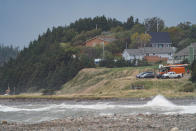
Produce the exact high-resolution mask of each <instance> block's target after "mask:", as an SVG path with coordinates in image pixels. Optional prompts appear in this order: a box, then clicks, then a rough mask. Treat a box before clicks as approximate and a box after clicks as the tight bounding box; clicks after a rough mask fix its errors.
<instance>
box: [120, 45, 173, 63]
mask: <svg viewBox="0 0 196 131" xmlns="http://www.w3.org/2000/svg"><path fill="white" fill-rule="evenodd" d="M175 51H176V49H175V48H171V47H165V48H156V47H144V48H139V49H125V50H124V51H123V53H122V56H123V58H124V59H125V60H130V61H132V60H134V59H136V60H142V59H143V58H144V57H145V56H158V57H160V58H167V59H168V60H173V56H174V53H175Z"/></svg>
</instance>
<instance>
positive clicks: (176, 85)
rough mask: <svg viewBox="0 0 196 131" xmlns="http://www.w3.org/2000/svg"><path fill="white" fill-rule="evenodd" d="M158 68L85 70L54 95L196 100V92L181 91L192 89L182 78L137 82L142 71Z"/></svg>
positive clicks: (186, 79) (185, 79)
mask: <svg viewBox="0 0 196 131" xmlns="http://www.w3.org/2000/svg"><path fill="white" fill-rule="evenodd" d="M156 68H157V67H155V66H148V67H126V68H96V69H84V70H82V71H80V72H79V74H78V75H77V76H76V77H75V78H74V79H73V80H71V81H69V82H68V83H66V84H65V85H64V86H63V88H62V90H60V91H58V92H57V94H61V95H74V96H80V97H85V96H87V97H89V96H91V97H98V98H105V97H112V98H113V97H115V98H125V97H151V96H155V95H157V94H162V95H165V96H167V97H196V92H195V90H193V91H192V92H186V91H184V88H185V90H186V86H187V85H188V86H189V88H194V89H195V85H194V84H192V83H191V82H190V81H189V80H188V78H183V79H136V78H135V75H136V74H138V73H139V72H143V71H154V69H156ZM131 85H142V86H144V89H140V90H133V89H131Z"/></svg>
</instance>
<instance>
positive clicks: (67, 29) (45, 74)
mask: <svg viewBox="0 0 196 131" xmlns="http://www.w3.org/2000/svg"><path fill="white" fill-rule="evenodd" d="M157 21H160V22H159V25H161V26H160V27H159V31H168V32H169V33H170V35H171V37H172V40H173V41H174V46H176V47H178V48H182V47H184V46H185V45H186V44H187V41H194V40H195V32H196V29H195V28H196V27H195V25H191V24H189V23H181V24H179V25H178V26H177V27H165V25H164V21H163V20H161V19H160V18H156V17H155V18H151V19H146V21H145V22H144V23H140V22H139V20H138V19H137V18H134V17H132V16H131V17H129V18H128V19H127V21H125V22H121V21H118V20H116V19H111V18H106V17H105V16H100V17H94V18H84V19H79V20H77V21H75V22H74V23H71V24H70V25H69V26H64V27H63V26H59V27H53V28H52V29H47V31H46V32H45V33H43V34H42V35H40V36H38V38H37V40H34V41H31V42H30V43H29V47H28V48H24V49H23V50H22V51H21V52H20V53H19V54H18V56H17V58H16V59H10V60H9V61H8V62H7V63H5V64H4V65H3V66H2V67H0V80H1V81H0V93H1V94H3V93H4V92H5V90H6V89H7V86H8V84H9V86H10V88H11V91H12V92H13V88H14V87H15V91H16V93H21V92H27V91H28V92H33V91H38V90H43V91H44V92H47V91H48V90H50V91H54V90H58V89H60V88H61V86H62V85H63V84H64V83H65V82H67V81H68V80H70V79H72V78H73V77H74V76H75V75H76V74H77V73H78V71H79V70H81V69H82V68H86V67H95V65H94V58H103V57H104V58H105V60H106V61H103V62H102V63H101V64H102V66H109V64H108V63H107V62H109V63H113V60H114V59H119V61H118V62H116V63H115V66H116V67H120V66H121V65H124V66H132V65H134V64H130V63H126V62H125V61H123V60H122V59H121V57H120V55H119V54H120V53H121V52H122V51H123V50H124V49H125V48H127V47H134V48H137V47H139V46H140V45H142V44H147V43H146V42H148V41H149V37H148V35H144V33H145V32H150V31H154V30H155V28H156V27H157V26H156V23H155V22H157ZM153 22H154V24H153ZM148 26H149V28H148V30H146V28H147V27H148ZM102 32H110V35H112V36H113V37H115V38H116V39H117V40H116V41H114V42H113V43H111V44H109V45H107V46H106V47H105V52H104V56H103V50H102V47H100V46H96V47H95V48H90V47H88V48H87V47H84V46H83V44H84V42H85V41H86V40H88V39H90V38H92V37H95V36H97V35H101V34H102ZM133 35H135V36H134V37H133ZM179 35H180V37H179ZM183 38H185V39H183ZM136 39H141V40H138V41H139V42H138V41H137V40H136ZM144 40H146V41H144ZM141 41H142V43H141ZM0 53H1V51H0ZM142 64H146V63H142V62H141V65H142Z"/></svg>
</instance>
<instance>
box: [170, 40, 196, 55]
mask: <svg viewBox="0 0 196 131" xmlns="http://www.w3.org/2000/svg"><path fill="white" fill-rule="evenodd" d="M191 46H192V47H193V48H194V52H196V43H191V44H190V45H189V46H187V47H186V48H184V49H182V50H180V51H179V52H177V53H176V54H175V55H174V56H188V55H189V47H191Z"/></svg>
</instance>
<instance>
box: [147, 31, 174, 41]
mask: <svg viewBox="0 0 196 131" xmlns="http://www.w3.org/2000/svg"><path fill="white" fill-rule="evenodd" d="M149 35H150V36H151V37H152V38H151V40H150V43H171V39H170V36H169V33H168V32H150V33H149Z"/></svg>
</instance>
